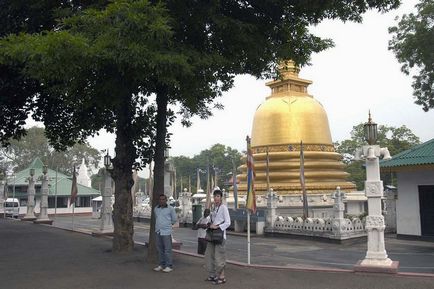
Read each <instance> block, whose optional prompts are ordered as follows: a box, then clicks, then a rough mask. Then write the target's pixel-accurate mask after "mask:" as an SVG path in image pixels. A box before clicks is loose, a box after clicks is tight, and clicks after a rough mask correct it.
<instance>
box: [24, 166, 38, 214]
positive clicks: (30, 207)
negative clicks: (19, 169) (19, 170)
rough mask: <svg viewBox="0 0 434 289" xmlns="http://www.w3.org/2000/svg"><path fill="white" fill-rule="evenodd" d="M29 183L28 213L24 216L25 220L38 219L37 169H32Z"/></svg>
mask: <svg viewBox="0 0 434 289" xmlns="http://www.w3.org/2000/svg"><path fill="white" fill-rule="evenodd" d="M28 181H29V185H28V187H27V213H26V215H25V216H24V218H22V220H24V221H33V220H36V217H35V211H34V210H35V169H33V168H32V169H30V177H29V178H28Z"/></svg>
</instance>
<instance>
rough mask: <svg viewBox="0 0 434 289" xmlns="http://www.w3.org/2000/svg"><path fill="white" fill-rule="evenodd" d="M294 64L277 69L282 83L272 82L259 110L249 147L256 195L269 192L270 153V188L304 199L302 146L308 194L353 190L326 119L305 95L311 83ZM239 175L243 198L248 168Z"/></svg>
mask: <svg viewBox="0 0 434 289" xmlns="http://www.w3.org/2000/svg"><path fill="white" fill-rule="evenodd" d="M298 72H299V69H298V67H296V66H295V64H294V62H292V61H286V62H284V63H282V64H281V65H279V73H280V76H281V78H280V79H279V80H275V81H271V82H268V83H267V84H266V85H267V86H269V87H270V88H271V91H272V92H271V95H270V96H268V97H267V98H266V100H265V102H263V103H262V104H261V105H260V106H259V107H258V108H257V110H256V113H255V116H254V120H253V128H252V136H251V137H252V138H251V146H252V153H253V158H254V167H255V173H256V177H255V189H256V195H265V194H266V192H267V173H266V159H267V157H266V155H267V150H268V159H269V165H268V171H269V173H268V179H269V188H272V189H273V190H274V191H275V192H276V191H277V193H278V194H279V195H297V194H298V195H300V194H302V187H301V184H300V144H301V142H303V152H304V176H305V184H306V191H307V194H310V195H312V194H324V193H328V192H332V191H335V190H336V187H338V186H339V187H340V188H341V190H343V191H350V190H355V188H356V187H355V185H354V184H353V183H351V182H348V181H346V178H347V176H348V173H346V172H345V171H344V164H343V163H342V162H341V155H340V154H339V153H337V152H336V151H335V148H334V146H333V143H332V138H331V134H330V128H329V124H328V119H327V114H326V112H325V110H324V108H323V107H322V105H321V104H320V103H319V102H318V101H316V100H315V99H314V98H313V97H312V96H311V95H309V94H308V93H307V86H308V85H309V84H311V83H312V82H311V81H309V80H305V79H301V78H299V77H298ZM240 170H241V175H238V180H239V182H240V183H239V186H238V191H239V192H240V194H245V193H246V185H247V184H246V165H242V166H241V167H240Z"/></svg>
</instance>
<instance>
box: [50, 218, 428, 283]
mask: <svg viewBox="0 0 434 289" xmlns="http://www.w3.org/2000/svg"><path fill="white" fill-rule="evenodd" d="M71 219H72V218H71V216H58V217H57V218H56V221H55V222H54V224H53V225H54V226H57V227H62V228H65V229H72V222H71ZM99 223H100V220H98V219H92V218H91V217H89V216H76V217H75V230H80V231H82V232H87V233H90V232H92V231H93V230H97V229H98V228H99ZM228 234H229V236H228V240H227V246H226V250H227V253H228V259H229V260H232V261H234V262H238V263H246V262H247V240H246V235H245V234H238V233H237V234H235V235H234V234H233V232H231V231H229V232H228ZM173 235H174V237H175V239H176V240H178V241H180V242H182V244H183V245H182V247H181V249H182V251H184V252H188V253H195V252H196V251H197V237H196V236H197V231H195V230H192V229H191V228H175V229H174V234H173ZM148 236H149V224H148V223H137V222H136V223H134V239H135V240H136V242H141V243H145V242H147V240H148ZM385 242H386V250H387V254H388V255H389V257H390V258H391V259H392V260H394V261H399V262H400V264H399V272H412V273H426V274H432V275H433V276H434V243H433V242H427V241H414V240H412V241H410V240H400V239H396V237H395V236H394V235H386V238H385ZM365 255H366V239H360V240H358V241H355V242H351V243H345V244H336V243H329V242H324V241H318V240H314V239H305V238H300V237H263V236H256V235H254V234H253V235H252V239H251V263H252V264H255V265H263V267H266V266H279V267H284V268H288V267H289V268H300V269H310V270H315V269H319V270H332V269H334V270H336V269H338V270H353V268H354V265H355V264H356V263H357V262H358V261H359V260H361V259H363V258H364V257H365Z"/></svg>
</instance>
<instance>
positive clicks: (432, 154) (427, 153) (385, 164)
mask: <svg viewBox="0 0 434 289" xmlns="http://www.w3.org/2000/svg"><path fill="white" fill-rule="evenodd" d="M433 164H434V139H432V140H429V141H427V142H424V143H422V144H420V145H417V146H415V147H413V148H411V149H408V150H406V151H403V152H400V153H399V154H397V155H394V156H392V159H391V160H387V161H385V160H382V161H381V162H380V166H381V168H393V167H402V166H418V165H433Z"/></svg>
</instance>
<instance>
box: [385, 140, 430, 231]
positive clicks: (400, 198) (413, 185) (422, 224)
mask: <svg viewBox="0 0 434 289" xmlns="http://www.w3.org/2000/svg"><path fill="white" fill-rule="evenodd" d="M380 167H381V170H382V171H383V172H395V173H396V175H397V190H398V191H397V200H396V201H397V202H396V225H397V234H398V236H417V237H428V238H434V139H431V140H429V141H427V142H424V143H422V144H420V145H417V146H415V147H413V148H411V149H408V150H406V151H403V152H401V153H399V154H397V155H395V156H393V157H392V159H391V160H387V161H381V162H380Z"/></svg>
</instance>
